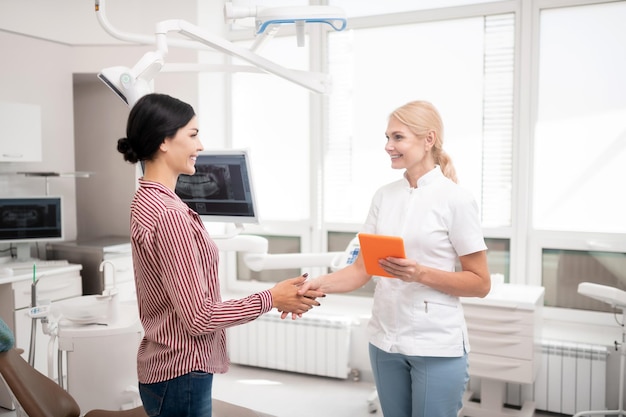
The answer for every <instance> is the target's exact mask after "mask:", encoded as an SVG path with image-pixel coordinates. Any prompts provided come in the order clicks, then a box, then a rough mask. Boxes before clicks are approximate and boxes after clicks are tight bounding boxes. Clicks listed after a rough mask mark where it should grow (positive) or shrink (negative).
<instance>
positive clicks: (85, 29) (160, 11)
mask: <svg viewBox="0 0 626 417" xmlns="http://www.w3.org/2000/svg"><path fill="white" fill-rule="evenodd" d="M211 1H214V0H211ZM196 4H197V1H196V0H176V1H172V0H110V1H109V0H107V1H106V2H105V1H104V0H100V5H101V10H103V8H104V11H105V12H106V13H105V16H106V17H107V18H108V20H109V22H110V23H111V25H113V26H114V27H115V28H116V29H118V30H121V31H124V32H131V33H138V34H144V35H154V28H155V25H156V23H158V22H160V21H163V20H167V19H185V20H190V13H191V14H193V15H195V11H196ZM100 13H102V11H101V12H100ZM195 20H196V19H193V21H195ZM0 30H4V31H7V32H13V33H19V34H23V35H29V36H33V37H36V38H41V39H49V40H51V41H54V42H59V43H62V44H67V45H85V46H86V45H116V44H120V43H123V42H122V41H119V40H117V39H115V38H113V37H112V36H110V35H109V34H108V33H106V32H105V31H104V29H103V28H102V27H101V26H100V24H99V23H98V19H97V17H96V11H95V0H0Z"/></svg>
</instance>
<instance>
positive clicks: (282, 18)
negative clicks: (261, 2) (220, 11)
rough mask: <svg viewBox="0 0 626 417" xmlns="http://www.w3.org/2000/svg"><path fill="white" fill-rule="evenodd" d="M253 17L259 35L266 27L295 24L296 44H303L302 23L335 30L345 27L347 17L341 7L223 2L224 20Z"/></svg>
mask: <svg viewBox="0 0 626 417" xmlns="http://www.w3.org/2000/svg"><path fill="white" fill-rule="evenodd" d="M248 17H254V19H255V27H256V29H255V34H256V35H261V34H263V33H265V32H266V31H267V30H268V29H270V28H272V27H274V26H278V25H285V24H294V25H295V26H296V37H297V42H298V46H304V25H305V24H307V23H322V24H326V25H328V26H330V27H331V28H332V29H334V30H336V31H342V30H344V29H345V28H346V25H347V19H346V14H345V12H344V11H343V9H341V8H339V7H333V6H288V7H258V6H257V7H249V6H248V7H246V6H237V5H235V4H234V2H226V3H225V4H224V18H225V19H226V21H235V20H237V19H242V18H248Z"/></svg>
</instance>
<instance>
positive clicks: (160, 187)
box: [139, 177, 176, 197]
mask: <svg viewBox="0 0 626 417" xmlns="http://www.w3.org/2000/svg"><path fill="white" fill-rule="evenodd" d="M139 187H141V188H146V189H150V188H152V189H155V190H158V191H160V192H162V193H166V194H169V195H170V196H172V197H176V193H175V192H173V191H172V190H170V189H169V188H167V187H166V186H165V185H163V184H161V183H160V182H155V181H147V180H144V179H143V177H141V178H139Z"/></svg>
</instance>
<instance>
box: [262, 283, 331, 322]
mask: <svg viewBox="0 0 626 417" xmlns="http://www.w3.org/2000/svg"><path fill="white" fill-rule="evenodd" d="M307 276H308V274H303V275H301V276H299V277H296V278H290V279H286V280H284V281H281V282H279V283H278V284H276V285H275V286H274V287H273V288H271V289H270V293H271V294H272V306H273V307H274V308H276V309H277V310H278V311H280V312H281V318H283V319H284V318H285V317H287V316H288V315H289V314H291V318H292V319H293V320H295V319H297V318H299V317H302V315H303V314H304V313H306V312H307V311H309V310H310V309H312V308H313V307H317V306H319V305H320V303H319V302H318V301H317V298H319V297H326V294H324V293H323V292H320V291H316V290H312V289H308V288H307V289H306V290H305V291H304V292H303V293H301V292H302V291H300V290H301V287H302V286H303V285H304V283H305V282H306V279H307ZM307 287H308V286H307Z"/></svg>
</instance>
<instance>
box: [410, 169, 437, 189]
mask: <svg viewBox="0 0 626 417" xmlns="http://www.w3.org/2000/svg"><path fill="white" fill-rule="evenodd" d="M403 177H404V181H405V182H406V184H407V186H409V188H410V185H409V180H408V179H407V178H406V171H405V172H404V175H403ZM441 177H443V172H442V171H441V167H440V166H439V165H435V167H434V168H433V169H431V170H430V171H428V172H427V173H426V174H424V175H422V176H421V177H420V178H419V179H418V180H417V188H419V187H425V186H427V185H429V184H432V183H433V182H435V181H437V180H438V179H440V178H441Z"/></svg>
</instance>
